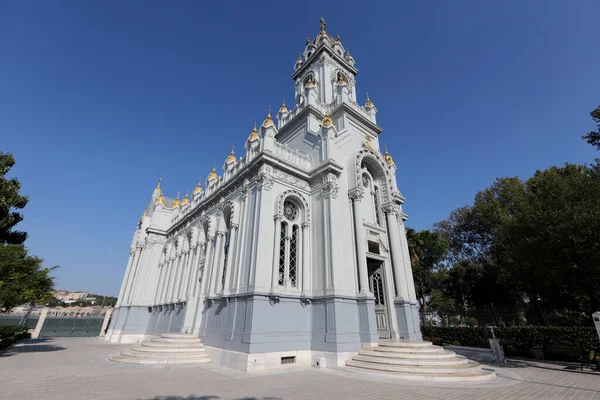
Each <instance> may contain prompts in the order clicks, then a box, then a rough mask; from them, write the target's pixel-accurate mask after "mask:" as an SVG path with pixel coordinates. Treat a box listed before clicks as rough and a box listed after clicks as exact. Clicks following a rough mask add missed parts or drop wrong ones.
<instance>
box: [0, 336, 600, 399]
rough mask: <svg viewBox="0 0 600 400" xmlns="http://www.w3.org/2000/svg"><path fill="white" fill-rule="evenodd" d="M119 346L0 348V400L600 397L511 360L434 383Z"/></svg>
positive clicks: (588, 380)
mask: <svg viewBox="0 0 600 400" xmlns="http://www.w3.org/2000/svg"><path fill="white" fill-rule="evenodd" d="M121 347H125V346H115V345H110V344H107V343H105V342H103V341H100V340H98V339H94V338H81V339H66V338H65V339H62V338H56V339H40V340H27V341H24V342H20V343H19V344H17V345H15V346H13V347H12V348H10V349H8V350H7V351H4V352H0V399H11V400H12V399H15V400H16V399H28V400H29V399H47V400H54V399H60V400H67V399H132V400H133V399H140V400H192V399H193V400H213V399H236V400H266V399H270V400H275V399H282V400H293V399H311V400H319V399H327V400H329V399H364V400H366V399H377V400H384V399H444V400H452V399H478V400H484V399H485V400H487V399H592V398H593V399H599V400H600V373H599V374H582V373H578V372H573V371H564V370H557V369H552V368H540V367H536V366H531V365H527V364H525V363H512V364H509V366H508V367H507V368H500V369H497V372H498V374H499V378H497V379H495V380H494V381H490V382H486V383H471V384H464V383H462V384H457V383H453V384H447V383H446V384H440V383H437V384H436V383H425V382H418V381H407V380H402V379H398V378H396V377H388V376H386V377H380V376H378V375H368V374H363V373H358V372H351V371H350V369H343V370H318V369H298V367H297V366H292V369H291V370H288V371H286V372H280V373H276V374H273V373H270V374H266V373H265V374H258V375H257V374H254V375H248V374H244V373H241V372H238V371H232V370H226V369H221V368H218V367H216V366H214V365H212V364H204V365H200V366H181V367H161V366H136V365H125V364H117V363H113V362H110V361H108V360H107V357H108V355H109V354H111V353H115V352H117V351H118V350H119V349H120V348H121Z"/></svg>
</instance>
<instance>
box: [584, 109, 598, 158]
mask: <svg viewBox="0 0 600 400" xmlns="http://www.w3.org/2000/svg"><path fill="white" fill-rule="evenodd" d="M590 115H591V117H592V119H593V120H594V122H595V123H596V126H597V128H596V129H597V130H595V131H591V132H590V133H588V134H587V135H585V136H582V138H583V139H585V140H586V141H587V142H588V143H589V144H591V145H592V146H595V147H596V148H597V149H598V150H600V105H599V106H598V107H596V109H595V110H593V111H591V112H590Z"/></svg>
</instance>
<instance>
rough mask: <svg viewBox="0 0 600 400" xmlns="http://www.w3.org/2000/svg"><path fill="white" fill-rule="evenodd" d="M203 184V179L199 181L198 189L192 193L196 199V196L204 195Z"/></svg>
mask: <svg viewBox="0 0 600 400" xmlns="http://www.w3.org/2000/svg"><path fill="white" fill-rule="evenodd" d="M201 182H202V178H200V180H199V181H198V184H197V185H196V187H195V188H194V191H193V192H192V194H193V195H194V197H196V195H198V194H202V192H203V190H202V183H201Z"/></svg>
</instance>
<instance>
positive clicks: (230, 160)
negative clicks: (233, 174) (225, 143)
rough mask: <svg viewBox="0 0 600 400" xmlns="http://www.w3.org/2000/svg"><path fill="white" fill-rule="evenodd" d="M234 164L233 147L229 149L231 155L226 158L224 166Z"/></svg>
mask: <svg viewBox="0 0 600 400" xmlns="http://www.w3.org/2000/svg"><path fill="white" fill-rule="evenodd" d="M233 162H236V159H235V153H234V151H233V147H232V148H231V153H229V156H228V157H227V159H226V160H225V164H230V163H233Z"/></svg>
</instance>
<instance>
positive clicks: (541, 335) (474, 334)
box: [421, 326, 600, 353]
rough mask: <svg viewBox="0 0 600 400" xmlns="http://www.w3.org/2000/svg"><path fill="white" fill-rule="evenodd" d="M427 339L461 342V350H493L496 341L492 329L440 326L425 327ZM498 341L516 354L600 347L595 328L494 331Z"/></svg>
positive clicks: (530, 328) (537, 327)
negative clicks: (493, 342)
mask: <svg viewBox="0 0 600 400" xmlns="http://www.w3.org/2000/svg"><path fill="white" fill-rule="evenodd" d="M421 332H422V333H423V336H424V337H429V338H440V339H441V340H442V342H443V343H452V342H460V345H461V346H474V347H485V348H488V347H489V342H488V339H491V338H492V332H491V330H490V329H489V328H485V327H477V328H450V327H437V326H424V327H421ZM494 334H495V336H496V339H500V343H501V344H502V346H503V347H504V349H505V351H508V352H512V353H519V352H529V349H531V348H532V347H542V348H544V349H547V348H549V347H557V346H563V347H576V348H578V349H582V350H584V349H585V350H591V349H595V348H598V347H600V340H599V339H598V333H597V332H596V329H595V328H589V327H562V326H536V327H513V328H494Z"/></svg>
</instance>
